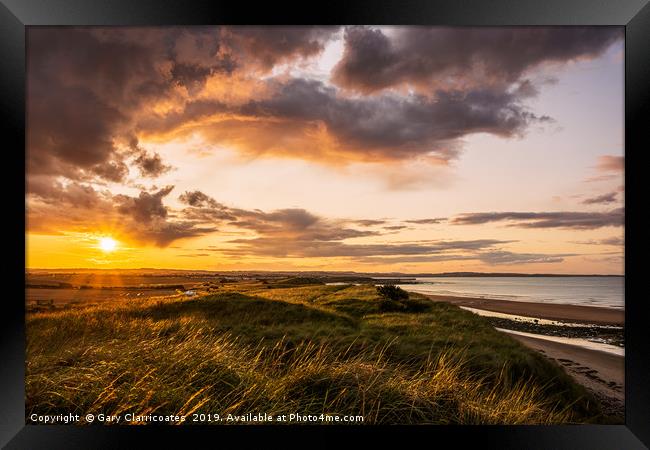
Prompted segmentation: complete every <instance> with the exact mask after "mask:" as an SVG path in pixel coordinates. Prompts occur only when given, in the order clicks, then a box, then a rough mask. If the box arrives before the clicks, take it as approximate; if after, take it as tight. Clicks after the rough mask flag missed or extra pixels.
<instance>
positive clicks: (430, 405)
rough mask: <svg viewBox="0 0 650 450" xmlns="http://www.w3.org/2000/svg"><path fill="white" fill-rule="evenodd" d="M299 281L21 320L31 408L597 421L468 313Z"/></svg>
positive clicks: (541, 366)
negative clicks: (24, 339) (24, 322)
mask: <svg viewBox="0 0 650 450" xmlns="http://www.w3.org/2000/svg"><path fill="white" fill-rule="evenodd" d="M300 284H302V283H292V282H290V281H287V282H281V283H268V282H249V283H244V282H242V283H232V284H225V285H223V286H220V287H219V288H218V289H213V290H212V291H211V292H209V293H208V292H206V293H204V295H201V296H199V297H193V298H179V297H170V298H165V299H162V300H161V299H157V300H156V299H149V300H135V301H128V302H115V303H112V304H103V305H94V306H86V307H80V308H74V309H68V310H64V311H52V312H40V313H35V314H29V315H28V317H27V337H28V339H27V341H28V342H27V376H26V413H27V416H29V415H30V414H31V413H37V414H59V413H64V414H65V413H70V412H72V413H79V414H82V415H83V414H87V413H95V414H97V413H105V414H114V415H117V414H125V413H127V412H131V413H135V414H150V413H156V414H191V413H193V412H196V413H199V412H200V413H206V414H207V413H212V414H215V413H216V414H219V415H220V416H221V417H225V416H227V415H228V414H234V415H243V414H246V413H253V414H256V413H267V414H273V415H279V414H291V413H300V414H314V415H320V414H321V413H323V414H339V415H344V414H346V415H363V416H364V423H366V424H368V423H388V424H397V423H399V424H413V423H418V424H420V423H433V424H503V423H506V424H520V423H526V424H529V423H566V422H599V421H603V417H602V416H601V414H600V409H599V406H598V405H597V403H595V401H594V399H593V398H592V397H591V396H590V395H588V393H587V392H586V391H585V390H584V389H583V388H582V387H581V386H578V385H576V384H575V383H574V382H573V381H572V380H571V379H570V378H569V377H568V376H567V375H565V374H564V373H563V372H562V370H561V369H560V368H559V367H557V366H555V365H553V364H551V363H550V362H549V361H547V360H546V359H544V358H543V357H542V356H540V355H538V354H536V353H534V352H532V351H530V350H528V349H526V348H524V347H523V346H521V345H520V344H519V343H517V342H516V341H514V340H513V339H511V338H510V337H508V336H505V335H503V334H501V333H499V332H497V331H495V330H494V329H493V328H492V327H491V326H490V325H489V324H488V323H487V322H485V321H484V320H483V319H481V318H480V317H478V316H475V315H473V314H471V313H469V312H466V311H463V310H461V309H459V308H457V307H455V306H452V305H449V304H445V303H436V302H433V301H430V300H428V299H426V298H424V297H421V296H418V295H417V294H411V298H410V299H409V300H405V301H401V302H392V301H386V300H382V299H380V298H379V297H378V296H377V293H376V290H375V288H374V287H373V286H368V285H365V286H351V285H345V286H326V285H323V284H310V285H304V286H301V285H300ZM287 286H290V287H287ZM293 286H295V287H293ZM186 423H187V422H186ZM224 423H225V422H224Z"/></svg>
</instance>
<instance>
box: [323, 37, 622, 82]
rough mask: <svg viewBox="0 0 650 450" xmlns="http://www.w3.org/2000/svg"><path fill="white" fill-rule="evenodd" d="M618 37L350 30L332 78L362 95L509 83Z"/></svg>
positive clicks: (601, 48)
mask: <svg viewBox="0 0 650 450" xmlns="http://www.w3.org/2000/svg"><path fill="white" fill-rule="evenodd" d="M622 38H623V31H622V28H620V27H543V28H542V27H526V28H515V27H504V28H497V27H483V28H441V27H396V28H393V29H392V30H391V32H390V33H384V32H383V31H381V30H379V29H373V28H370V27H349V28H347V29H346V31H345V52H344V55H343V59H342V60H341V61H340V62H339V63H338V64H337V66H336V68H335V70H334V75H333V79H334V81H335V82H336V83H337V84H339V85H341V86H343V87H346V88H350V89H354V90H357V91H361V92H364V93H369V92H374V91H377V90H381V89H385V88H389V87H393V86H397V85H402V84H411V85H430V84H439V83H443V81H442V80H449V79H452V84H476V83H484V84H488V83H492V84H504V83H512V82H515V81H517V80H519V79H520V78H522V77H523V76H524V75H525V74H526V72H527V71H528V70H529V69H532V68H534V67H536V66H539V65H540V64H542V63H549V62H550V63H562V62H567V61H571V60H574V59H578V58H590V57H595V56H597V55H599V54H600V53H602V52H603V51H604V50H605V49H606V48H607V47H608V46H609V45H610V44H612V43H613V42H615V41H617V40H620V39H622ZM524 88H525V89H528V90H529V92H530V88H533V86H531V85H528V86H525V87H524ZM531 93H532V92H531Z"/></svg>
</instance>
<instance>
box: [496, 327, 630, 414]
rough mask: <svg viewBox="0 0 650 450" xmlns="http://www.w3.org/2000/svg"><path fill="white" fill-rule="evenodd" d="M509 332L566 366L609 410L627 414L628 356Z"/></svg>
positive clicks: (607, 411) (565, 368)
mask: <svg viewBox="0 0 650 450" xmlns="http://www.w3.org/2000/svg"><path fill="white" fill-rule="evenodd" d="M505 332H506V333H507V331H505ZM508 334H509V335H510V336H512V337H513V338H514V339H516V340H518V341H519V342H521V343H522V344H524V345H526V346H527V347H530V348H532V349H534V350H537V351H539V352H540V353H542V354H543V355H545V356H546V357H548V358H550V359H551V360H554V361H555V362H557V363H558V364H559V365H560V366H562V367H563V368H564V370H565V371H566V372H567V373H568V374H569V375H571V376H572V377H573V378H574V379H575V380H576V381H577V382H578V383H580V384H582V385H583V386H585V387H586V388H587V389H588V390H589V391H591V392H592V393H593V394H594V396H596V398H598V400H600V402H601V404H602V405H603V408H604V409H605V412H606V413H608V414H609V415H612V416H616V417H619V418H621V419H622V418H623V417H624V412H625V357H624V356H619V355H614V354H611V353H605V352H601V351H598V350H590V349H587V348H583V347H579V346H576V345H570V344H564V343H560V342H553V341H548V340H545V339H538V338H534V337H529V336H521V335H517V334H512V333H508Z"/></svg>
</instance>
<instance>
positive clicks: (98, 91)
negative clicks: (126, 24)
mask: <svg viewBox="0 0 650 450" xmlns="http://www.w3.org/2000/svg"><path fill="white" fill-rule="evenodd" d="M140 35H141V36H140ZM138 36H140V37H141V38H142V39H141V40H138V39H136V38H137V37H138ZM165 36H166V33H164V32H162V31H155V30H141V31H138V32H137V33H131V34H129V33H128V32H127V31H126V30H120V29H115V30H113V29H103V28H101V29H96V30H92V29H84V28H69V29H60V28H35V29H32V30H30V31H29V32H28V71H27V73H28V80H27V154H28V172H29V173H30V174H31V173H49V174H55V175H64V176H67V177H68V178H72V179H90V178H93V177H98V178H100V179H105V180H109V181H121V180H123V178H124V177H125V175H126V173H127V170H126V166H125V162H124V160H125V155H124V154H122V153H120V152H119V151H118V144H119V143H120V142H122V143H123V144H124V145H127V143H128V142H129V141H132V140H133V136H132V130H131V127H132V122H133V116H134V114H136V113H137V111H138V110H139V108H141V107H143V105H146V104H147V103H148V102H151V101H154V100H156V99H161V98H165V97H166V96H168V95H170V94H169V91H170V88H171V87H172V85H173V84H174V80H173V79H172V77H170V75H169V73H168V72H167V71H166V70H165V66H164V63H165V62H167V63H169V64H172V66H173V64H174V62H173V59H171V58H170V56H169V54H168V48H167V46H166V45H165V39H164V38H165Z"/></svg>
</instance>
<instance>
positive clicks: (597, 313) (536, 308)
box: [425, 294, 625, 326]
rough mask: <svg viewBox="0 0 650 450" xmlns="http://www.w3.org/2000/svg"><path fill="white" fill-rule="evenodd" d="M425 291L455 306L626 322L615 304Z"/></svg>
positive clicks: (596, 322) (553, 317) (564, 319)
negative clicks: (538, 300) (481, 296)
mask: <svg viewBox="0 0 650 450" xmlns="http://www.w3.org/2000/svg"><path fill="white" fill-rule="evenodd" d="M425 295H427V297H429V298H430V299H432V300H435V301H442V302H447V303H452V304H454V305H457V306H467V307H470V308H476V309H483V310H486V311H494V312H500V313H505V314H514V315H518V316H526V317H535V318H539V319H548V320H557V321H561V322H574V323H589V324H594V325H615V326H623V325H624V324H625V312H624V311H623V310H620V309H614V308H600V307H596V306H578V305H558V304H553V303H533V302H513V301H509V300H493V299H487V298H474V297H451V296H447V295H428V294H425Z"/></svg>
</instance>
